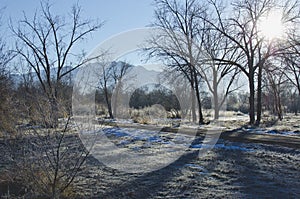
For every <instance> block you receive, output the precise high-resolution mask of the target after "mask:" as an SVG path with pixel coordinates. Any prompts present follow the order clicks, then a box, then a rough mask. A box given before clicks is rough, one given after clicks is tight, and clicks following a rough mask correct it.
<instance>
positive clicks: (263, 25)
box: [259, 10, 285, 40]
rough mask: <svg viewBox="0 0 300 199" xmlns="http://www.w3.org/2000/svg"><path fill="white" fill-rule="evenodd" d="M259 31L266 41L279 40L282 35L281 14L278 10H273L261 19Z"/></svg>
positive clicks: (283, 29)
mask: <svg viewBox="0 0 300 199" xmlns="http://www.w3.org/2000/svg"><path fill="white" fill-rule="evenodd" d="M259 31H260V33H261V34H262V36H263V37H264V38H266V39H268V40H273V39H279V38H281V37H283V35H284V31H285V28H284V25H283V23H282V13H281V12H280V10H273V11H271V12H269V13H268V15H267V16H265V17H263V18H262V19H261V21H260V23H259Z"/></svg>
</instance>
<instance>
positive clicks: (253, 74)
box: [204, 0, 296, 125]
mask: <svg viewBox="0 0 300 199" xmlns="http://www.w3.org/2000/svg"><path fill="white" fill-rule="evenodd" d="M209 2H210V5H211V7H212V9H213V10H215V12H214V13H215V14H214V15H215V16H216V18H215V20H212V21H210V20H207V22H209V23H210V24H211V25H212V26H213V27H214V29H215V30H217V31H219V32H220V33H221V34H222V35H223V36H225V37H226V38H228V39H229V40H230V41H231V48H236V49H238V51H239V52H240V55H242V56H240V58H239V59H237V60H231V59H215V61H219V62H221V63H229V64H232V65H235V66H237V67H239V68H240V70H241V71H242V72H243V74H245V75H246V77H247V79H248V83H249V92H250V96H249V117H250V121H249V123H250V124H251V125H254V124H256V125H259V124H260V121H261V111H262V106H261V96H262V74H263V68H264V65H265V63H266V61H267V60H268V59H269V58H270V57H272V56H274V55H276V54H278V53H279V51H281V50H282V48H283V47H282V46H280V45H279V42H274V41H272V42H269V41H267V40H266V38H264V37H263V36H262V35H261V33H260V29H259V27H258V26H259V25H258V24H259V22H260V20H261V19H262V17H264V16H265V15H267V14H268V13H269V12H270V11H271V10H272V9H274V7H276V6H278V5H279V3H278V2H276V1H274V0H254V1H250V0H238V1H233V2H232V4H231V5H232V6H231V7H230V8H231V9H230V10H227V11H226V12H222V10H223V9H222V7H220V6H219V4H218V2H217V1H214V0H209ZM280 5H282V4H280ZM284 6H285V7H289V6H290V5H288V4H284ZM295 8H296V6H295V5H294V4H292V5H291V6H290V7H289V8H286V10H289V12H286V15H285V17H286V19H285V21H286V22H288V21H291V18H293V17H289V16H288V15H290V14H291V13H292V12H293V9H295ZM204 20H205V19H204ZM284 48H285V47H284ZM255 86H257V88H256V89H255ZM255 90H256V91H257V92H256V91H255ZM255 94H257V96H256V100H257V101H256V100H255ZM255 101H256V106H255ZM255 109H256V113H257V117H256V120H255Z"/></svg>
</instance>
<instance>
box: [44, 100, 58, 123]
mask: <svg viewBox="0 0 300 199" xmlns="http://www.w3.org/2000/svg"><path fill="white" fill-rule="evenodd" d="M50 106H51V115H50V121H49V122H47V121H46V122H47V123H48V124H46V126H47V127H50V128H57V127H58V118H59V116H58V115H59V108H58V102H57V99H56V98H55V97H52V98H51V99H50Z"/></svg>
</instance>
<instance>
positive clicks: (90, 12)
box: [0, 0, 154, 52]
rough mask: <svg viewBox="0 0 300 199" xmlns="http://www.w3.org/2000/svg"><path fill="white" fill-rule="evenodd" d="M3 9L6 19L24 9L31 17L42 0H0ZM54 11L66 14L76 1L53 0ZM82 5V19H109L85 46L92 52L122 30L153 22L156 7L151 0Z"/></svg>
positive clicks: (107, 0) (97, 1)
mask: <svg viewBox="0 0 300 199" xmlns="http://www.w3.org/2000/svg"><path fill="white" fill-rule="evenodd" d="M0 2H1V3H0V8H2V7H5V10H4V18H5V19H4V20H2V22H3V21H4V22H5V21H8V18H9V17H10V18H11V19H12V20H13V21H17V20H18V19H21V18H22V16H23V11H24V12H25V13H26V15H28V16H29V17H30V16H32V14H33V13H34V12H35V10H36V9H37V8H39V6H40V0H28V1H27V0H26V1H25V0H0ZM50 2H51V3H52V4H53V10H54V11H55V12H56V13H58V14H66V13H67V11H69V10H70V8H71V6H72V5H73V4H74V3H76V2H77V1H74V0H65V1H62V0H50ZM78 2H79V5H80V6H81V7H82V8H83V15H82V17H83V18H89V19H99V20H103V21H106V22H105V25H104V26H103V28H102V29H101V30H100V31H99V32H97V33H95V34H93V37H92V38H89V40H88V41H87V43H86V45H85V51H87V52H89V51H91V50H92V49H94V48H95V47H96V46H97V44H99V43H100V42H102V41H104V40H105V39H107V38H109V37H111V36H112V35H114V34H118V33H120V32H123V31H127V30H130V29H134V28H141V27H146V26H148V25H149V24H151V22H152V21H153V15H154V6H153V4H152V1H150V0H85V1H84V0H79V1H78Z"/></svg>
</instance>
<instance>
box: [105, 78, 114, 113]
mask: <svg viewBox="0 0 300 199" xmlns="http://www.w3.org/2000/svg"><path fill="white" fill-rule="evenodd" d="M104 95H105V101H106V105H107V109H108V114H109V118H111V119H114V116H113V113H112V109H111V103H110V100H109V97H108V90H107V85H106V82H105V83H104Z"/></svg>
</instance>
